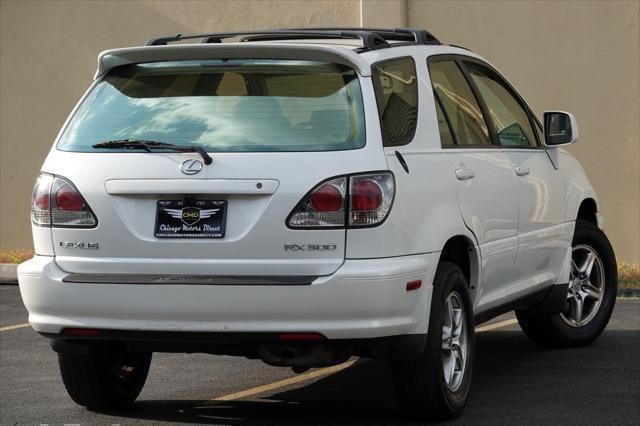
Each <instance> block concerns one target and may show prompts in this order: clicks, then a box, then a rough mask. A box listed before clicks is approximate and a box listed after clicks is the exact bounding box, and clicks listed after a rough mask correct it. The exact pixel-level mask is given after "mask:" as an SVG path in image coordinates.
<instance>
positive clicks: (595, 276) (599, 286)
mask: <svg viewBox="0 0 640 426" xmlns="http://www.w3.org/2000/svg"><path fill="white" fill-rule="evenodd" d="M572 247H573V249H572V250H573V252H572V264H573V266H572V273H571V279H570V282H569V292H568V294H567V301H566V303H565V309H564V311H563V312H562V313H560V314H540V313H538V312H536V311H535V310H521V311H516V317H517V318H518V323H519V324H520V328H522V331H524V333H525V334H526V335H527V337H529V339H531V340H532V341H533V342H534V343H536V344H538V345H541V346H545V347H549V348H569V347H577V346H585V345H588V344H590V343H591V342H593V341H594V340H595V339H596V338H598V336H600V334H601V333H602V331H603V330H604V329H605V327H606V326H607V324H608V323H609V319H610V318H611V313H612V312H613V307H614V305H615V301H616V293H617V290H618V271H617V266H616V258H615V254H614V253H613V249H612V248H611V244H610V243H609V240H608V239H607V237H606V235H605V234H604V232H602V231H601V230H600V229H599V228H598V227H597V226H595V225H593V224H592V223H590V222H586V221H583V220H578V221H577V222H576V228H575V232H574V236H573V243H572ZM590 250H591V251H593V252H594V253H595V254H596V255H597V256H595V257H594V258H595V261H594V264H593V267H592V269H590V272H589V274H588V275H587V274H586V272H585V273H581V272H579V271H577V267H578V266H580V265H581V264H583V263H586V259H587V257H586V256H587V255H588V254H589V251H590ZM581 275H582V276H581ZM581 278H582V280H581ZM585 278H586V280H587V281H586V282H585V281H584V279H585ZM584 288H587V289H591V288H595V289H596V290H598V291H597V292H595V293H594V292H593V291H590V292H589V294H586V293H583V292H582V291H581V290H582V289H584ZM594 294H597V295H598V297H601V298H600V300H599V301H598V299H597V298H596V296H594ZM599 295H601V296H599ZM576 300H578V301H579V302H580V303H581V304H582V308H580V312H581V313H580V314H578V315H579V316H580V318H582V320H581V321H580V322H576V321H575V318H576V315H577V314H576Z"/></svg>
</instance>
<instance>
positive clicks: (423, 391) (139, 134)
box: [18, 28, 617, 418]
mask: <svg viewBox="0 0 640 426" xmlns="http://www.w3.org/2000/svg"><path fill="white" fill-rule="evenodd" d="M196 38H201V39H202V40H201V42H200V43H191V44H188V43H175V44H170V43H171V42H177V41H182V40H187V39H196ZM543 121H544V126H543V125H541V123H540V122H539V121H538V119H537V118H536V116H535V115H534V114H533V113H532V111H531V109H530V108H529V107H528V106H527V104H526V103H525V101H524V100H523V99H522V97H521V96H520V95H519V94H518V93H517V92H516V90H515V89H514V88H513V87H512V86H511V85H510V84H509V83H508V82H507V81H506V80H505V79H504V78H503V77H502V76H501V75H500V74H499V73H498V71H496V70H495V68H493V67H492V66H491V65H489V64H488V63H487V62H486V61H485V60H483V59H482V58H481V57H480V56H478V55H477V54H475V53H473V52H470V51H468V50H466V49H463V48H460V47H455V46H450V45H444V44H441V43H440V42H438V40H437V39H435V38H434V37H433V36H432V35H431V34H429V33H428V32H426V31H422V30H406V29H396V30H380V29H354V28H342V29H335V28H333V29H305V30H299V29H297V30H273V31H254V32H246V33H223V34H204V35H199V36H180V35H178V36H173V37H163V38H156V39H152V40H150V41H149V42H148V43H147V46H143V47H133V48H125V49H117V50H109V51H106V52H103V53H102V54H101V55H100V57H99V60H98V70H97V73H96V75H95V82H94V83H93V84H92V85H91V87H90V88H89V90H88V91H87V93H86V94H85V95H84V97H83V98H82V99H81V100H80V102H79V103H78V106H77V107H76V108H75V110H74V111H73V112H72V113H71V115H70V117H69V119H68V120H67V122H66V123H65V124H64V126H63V128H62V130H61V132H60V134H59V136H58V138H57V140H56V142H55V144H54V146H53V148H52V149H51V152H50V153H49V155H48V157H47V159H46V161H45V163H44V165H43V166H42V173H41V174H40V176H39V177H38V180H37V182H36V185H35V188H34V191H33V203H32V221H33V236H34V244H35V250H36V256H35V257H34V258H33V259H31V260H29V261H27V262H25V263H23V264H22V265H20V268H19V271H18V275H19V280H20V290H21V292H22V296H23V300H24V303H25V306H26V307H27V309H28V310H29V321H30V323H31V325H32V326H33V328H34V329H35V330H36V331H37V332H38V333H40V334H42V335H44V336H46V337H48V338H50V339H51V343H52V346H53V349H54V350H55V351H57V352H58V353H59V361H60V369H61V373H62V378H63V380H64V383H65V386H66V388H67V390H68V392H69V394H70V395H71V397H72V398H73V400H74V401H76V402H77V403H78V404H81V405H84V406H87V407H103V408H104V407H112V406H121V405H123V404H127V403H131V402H132V401H133V400H135V398H136V397H137V395H138V394H139V392H140V390H141V389H142V386H143V384H144V382H145V379H146V376H147V372H148V370H149V365H150V362H151V354H152V353H153V352H185V353H188V352H205V353H211V354H226V355H239V356H246V357H250V358H260V359H262V360H263V361H265V362H267V363H268V364H271V365H278V366H289V367H293V369H294V371H296V372H301V371H304V370H305V369H308V368H311V367H317V366H326V365H333V364H337V363H341V362H344V361H345V360H347V359H348V358H349V357H351V356H360V357H372V358H378V359H386V360H389V361H390V362H392V363H393V365H394V372H395V375H396V386H397V389H398V392H399V395H400V401H401V403H402V405H403V406H404V407H405V408H406V411H407V413H409V414H411V415H414V416H420V417H440V418H442V417H452V416H455V415H457V414H459V413H460V411H461V410H462V408H463V406H464V405H465V403H466V400H467V396H468V392H469V388H470V383H471V376H472V369H473V360H474V325H476V324H478V323H480V322H484V321H487V320H489V319H491V318H493V317H495V316H497V315H499V314H501V313H504V312H507V311H510V310H515V311H516V314H517V317H518V320H519V322H520V325H521V326H522V329H523V330H524V332H525V333H526V334H527V335H528V336H529V337H530V338H531V339H532V340H533V341H535V342H536V343H539V344H543V345H547V346H554V347H562V346H564V347H566V346H576V345H584V344H587V343H589V342H591V341H593V340H594V339H595V338H596V337H597V336H598V335H599V334H600V333H601V332H602V330H603V329H604V327H605V326H606V324H607V322H608V320H609V318H610V316H611V312H612V310H613V306H614V301H615V294H616V287H617V275H616V267H615V256H614V253H613V251H612V249H611V246H610V244H609V242H608V240H607V238H606V237H605V235H604V233H603V232H602V230H601V229H602V219H601V216H600V215H599V213H598V200H597V198H596V195H595V193H594V191H593V189H592V187H591V185H590V184H589V182H588V180H587V177H586V176H585V173H584V171H583V169H582V168H581V167H580V165H579V164H578V162H577V161H576V160H575V159H574V158H573V157H572V156H571V155H570V154H569V153H567V152H566V151H564V150H562V149H560V148H558V146H559V145H565V144H569V143H573V142H576V141H577V140H578V128H577V126H576V122H575V120H574V118H573V116H572V115H571V114H568V113H564V112H547V113H545V114H544V120H543Z"/></svg>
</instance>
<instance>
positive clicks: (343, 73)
mask: <svg viewBox="0 0 640 426" xmlns="http://www.w3.org/2000/svg"><path fill="white" fill-rule="evenodd" d="M124 139H128V140H153V141H159V142H166V143H172V144H177V145H185V146H187V145H189V146H190V145H199V146H202V147H204V148H205V149H206V150H207V151H210V152H216V151H217V152H259V151H267V152H268V151H334V150H348V149H358V148H361V147H363V146H364V144H365V134H364V115H363V107H362V95H361V92H360V85H359V82H358V78H357V74H356V72H355V71H354V70H353V69H351V68H348V67H345V66H342V65H337V64H330V63H325V62H318V61H292V60H262V59H260V60H258V59H252V60H207V61H179V62H155V63H143V64H134V65H126V66H121V67H118V68H115V69H113V70H112V71H111V72H110V73H109V74H108V75H107V76H106V77H104V78H103V79H102V80H101V81H99V82H98V83H97V84H96V85H95V86H94V88H93V89H92V90H91V92H90V93H89V94H88V95H87V96H86V98H85V100H84V101H83V102H82V104H81V105H80V107H79V108H78V109H77V111H76V112H75V114H74V115H73V117H72V118H71V120H70V122H69V124H68V125H67V127H66V128H65V129H64V131H63V133H62V135H61V137H60V140H59V142H58V149H60V150H63V151H80V152H86V151H93V152H105V151H104V150H99V149H96V148H93V147H92V145H94V144H98V143H102V142H106V141H112V140H124ZM109 152H113V150H109Z"/></svg>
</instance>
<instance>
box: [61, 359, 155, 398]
mask: <svg viewBox="0 0 640 426" xmlns="http://www.w3.org/2000/svg"><path fill="white" fill-rule="evenodd" d="M58 364H59V366H60V373H61V375H62V381H63V382H64V386H65V388H66V389H67V392H68V393H69V396H71V399H73V401H74V402H75V403H76V404H78V405H82V406H85V407H87V408H113V407H121V406H125V405H128V404H131V403H132V402H133V401H135V399H136V398H137V397H138V395H139V394H140V391H141V390H142V387H143V386H144V383H145V381H146V379H147V374H148V373H149V366H150V365H151V353H131V352H127V351H126V349H124V348H123V347H100V348H98V347H96V348H94V349H93V350H92V351H91V352H90V353H88V354H75V353H59V354H58Z"/></svg>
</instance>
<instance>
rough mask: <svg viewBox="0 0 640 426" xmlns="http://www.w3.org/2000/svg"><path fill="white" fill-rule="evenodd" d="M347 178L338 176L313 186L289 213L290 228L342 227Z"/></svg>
mask: <svg viewBox="0 0 640 426" xmlns="http://www.w3.org/2000/svg"><path fill="white" fill-rule="evenodd" d="M346 192H347V178H346V177H339V178H335V179H332V180H329V181H326V182H324V183H321V184H320V185H318V186H317V187H315V188H314V189H313V190H312V191H311V192H310V193H309V194H307V195H306V196H305V197H304V198H303V199H302V201H300V202H299V203H298V205H297V206H296V208H295V209H294V210H293V212H292V213H291V214H290V215H289V221H288V224H289V226H290V227H292V228H318V227H322V228H340V227H344V222H345V214H346V204H347V203H346Z"/></svg>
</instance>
